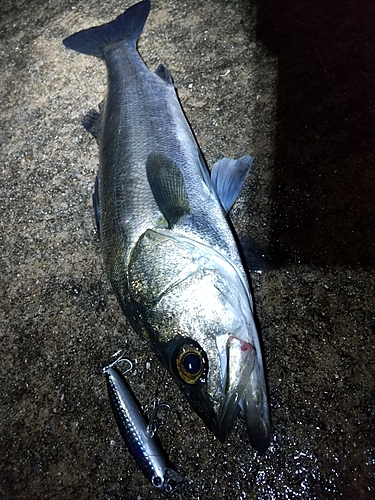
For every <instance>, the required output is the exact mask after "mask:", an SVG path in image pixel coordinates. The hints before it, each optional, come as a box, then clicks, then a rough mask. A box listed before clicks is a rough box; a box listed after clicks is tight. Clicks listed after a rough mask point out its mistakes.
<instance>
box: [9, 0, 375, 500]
mask: <svg viewBox="0 0 375 500" xmlns="http://www.w3.org/2000/svg"><path fill="white" fill-rule="evenodd" d="M128 5H129V4H128V3H126V2H125V3H121V2H120V3H119V2H118V1H115V0H108V1H106V2H94V1H92V0H86V1H79V0H60V1H58V2H57V1H55V2H54V1H52V0H47V1H44V2H42V1H41V0H34V1H32V0H14V1H11V0H4V1H3V2H2V3H1V7H0V12H1V15H0V33H1V42H0V43H1V45H0V50H1V58H0V65H1V72H0V75H1V83H0V92H1V104H2V109H1V116H2V118H1V122H2V123H1V131H0V134H1V135H0V137H1V139H0V144H1V160H0V162H1V186H0V189H1V202H0V203H1V213H2V216H1V219H0V227H1V233H0V237H1V260H0V263H1V265H0V270H1V294H0V301H1V309H0V313H1V330H0V335H1V343H0V359H1V363H0V377H1V379H0V384H1V385H0V387H1V390H0V446H1V454H0V498H1V499H3V500H9V499H12V500H13V499H27V500H28V499H77V498H79V499H108V500H115V499H116V500H117V499H134V500H136V499H137V500H141V499H156V498H159V497H160V493H158V492H157V491H154V490H153V488H152V486H151V485H150V484H149V483H148V481H147V480H146V479H145V478H144V476H143V475H142V473H141V472H140V471H139V470H138V468H137V466H136V464H135V462H134V461H133V459H132V458H131V457H130V455H129V454H128V452H127V450H126V449H125V448H124V444H123V442H122V440H121V437H120V436H119V434H118V432H117V428H116V424H115V422H114V420H113V418H112V414H111V409H110V406H109V402H108V398H107V392H106V387H105V379H104V377H103V375H102V373H101V370H102V367H103V365H105V364H106V363H108V361H109V360H110V356H111V354H112V353H114V352H116V351H117V350H118V349H120V348H122V347H124V348H125V349H126V353H127V356H128V357H129V358H130V359H131V360H133V362H134V369H133V371H132V372H131V373H130V374H128V375H127V378H128V380H129V382H130V384H131V386H132V388H133V390H134V392H135V394H136V395H137V398H138V399H139V401H140V403H141V404H145V403H147V401H148V399H149V397H150V395H151V394H153V393H155V392H157V393H158V396H159V398H161V399H162V400H163V401H165V402H167V403H169V404H170V406H171V412H170V414H169V415H168V416H166V417H165V418H163V422H162V425H161V426H160V428H159V431H158V436H159V438H160V440H161V442H162V443H163V447H164V449H165V452H166V454H167V455H168V456H169V458H170V460H171V462H172V463H173V464H174V466H175V468H176V470H177V471H179V472H181V473H182V474H184V475H185V478H186V479H185V482H184V483H183V484H182V485H181V486H180V487H179V488H178V489H177V490H176V491H175V492H174V493H173V494H172V495H171V496H170V498H171V499H184V500H185V499H186V500H193V499H195V500H198V499H199V500H205V499H212V498H215V499H221V498H223V499H224V498H226V499H236V500H240V499H241V500H242V499H262V500H263V499H264V500H266V499H267V500H268V499H269V500H270V499H280V498H288V499H293V498H303V499H337V498H343V499H353V498H354V499H356V500H360V499H370V498H374V497H375V431H374V429H375V422H374V396H375V391H374V385H375V384H374V380H375V369H374V359H375V353H374V327H375V319H374V303H375V293H374V292H375V286H374V285H375V273H374V267H375V245H374V243H375V238H374V227H375V224H374V209H375V195H374V188H375V173H374V167H375V161H374V151H375V147H374V146H375V133H374V130H375V92H374V90H375V89H374V82H375V63H374V53H375V41H374V36H373V28H374V25H375V7H374V4H373V3H372V2H370V1H368V0H364V1H363V2H360V3H358V2H354V1H353V0H342V1H341V2H327V1H324V2H323V1H321V0H318V1H316V2H309V1H307V0H300V1H298V2H297V1H295V2H272V1H271V0H263V1H261V0H253V1H252V2H247V1H245V0H233V1H231V2H226V1H224V0H205V1H203V0H192V1H190V0H189V1H187V0H186V1H178V2H177V1H173V0H154V2H153V6H152V11H151V15H150V18H149V21H148V23H147V25H146V29H145V31H144V35H143V36H142V38H141V40H140V45H139V49H140V52H141V54H142V56H143V57H144V59H145V61H146V62H147V64H148V65H149V66H150V67H152V68H155V67H156V66H157V64H158V63H159V62H161V61H162V62H164V63H165V64H166V65H167V66H168V67H169V69H170V70H171V72H172V75H173V77H174V81H175V84H176V87H177V89H178V94H179V96H180V99H181V102H182V105H183V108H184V110H185V112H186V114H187V116H188V118H189V120H190V123H191V125H192V128H193V130H194V132H195V133H196V136H197V138H198V141H199V144H200V145H201V147H202V150H203V152H204V154H205V157H206V160H207V162H208V164H209V165H210V166H212V164H213V163H214V162H215V161H216V160H217V159H218V158H220V157H222V156H224V155H225V156H229V157H237V156H240V155H242V154H245V153H250V154H253V155H254V156H255V158H256V160H255V165H254V168H253V170H252V172H251V173H250V175H249V178H248V180H247V182H246V185H245V188H244V190H243V193H242V195H241V197H240V199H239V200H238V202H237V204H236V205H235V207H234V209H233V211H232V221H233V224H234V227H235V228H236V230H237V232H238V234H239V236H240V238H241V240H242V241H243V242H244V248H245V251H246V250H248V248H249V245H250V244H251V241H253V239H254V240H255V241H257V242H258V243H259V245H260V246H261V247H262V248H264V249H266V253H267V254H268V256H269V257H270V258H271V262H272V263H273V265H271V266H270V265H269V264H268V260H267V261H265V259H263V258H262V257H261V256H258V257H259V258H258V260H260V261H261V262H260V264H259V267H260V268H262V269H267V271H266V272H263V273H262V274H254V275H253V276H252V283H253V289H254V295H255V302H256V310H257V315H258V320H259V324H260V330H261V335H262V339H263V346H264V355H265V362H266V367H267V379H268V385H269V394H270V402H271V413H272V425H273V438H272V443H271V446H270V448H269V450H268V451H267V452H266V454H265V455H263V456H260V455H258V454H257V453H255V452H254V451H253V450H252V449H251V448H250V446H249V442H248V438H247V435H246V430H245V424H244V421H243V419H242V418H239V419H238V421H237V423H236V426H235V428H234V429H233V431H232V433H231V435H230V438H229V440H228V442H227V443H226V444H224V445H223V444H221V443H220V442H218V440H216V439H215V438H214V437H213V436H212V434H211V433H210V432H209V431H208V430H207V429H206V428H205V426H204V424H203V423H202V421H201V420H200V419H199V418H198V417H197V416H196V415H195V414H194V413H193V412H192V411H191V410H190V408H189V406H188V404H187V403H186V401H185V400H184V399H183V397H182V395H181V394H180V392H179V391H178V389H177V388H176V387H175V385H174V382H173V381H172V380H171V379H170V377H169V376H168V374H167V373H166V372H165V370H164V369H163V368H162V367H161V366H160V364H159V362H158V361H157V360H156V359H155V358H154V356H153V355H152V353H151V352H150V350H149V348H148V347H147V346H146V345H145V344H144V343H143V342H141V341H140V340H139V339H138V337H137V336H136V335H135V334H134V333H133V332H132V331H131V330H130V329H129V326H128V325H127V323H126V321H125V319H124V318H123V317H122V316H121V312H120V308H119V306H118V304H117V302H116V300H115V297H114V295H113V293H112V291H111V288H110V286H109V284H108V281H107V279H106V276H105V273H104V271H103V265H102V259H101V253H100V244H99V242H98V240H97V237H96V233H95V227H94V218H93V211H92V207H91V194H92V191H93V181H94V176H95V172H96V169H97V164H98V151H97V146H96V144H95V142H94V140H93V139H92V138H91V137H90V136H89V135H88V134H87V133H86V132H85V130H84V129H83V128H82V127H81V125H80V122H81V119H82V117H83V115H84V114H85V112H86V111H87V110H88V109H90V108H92V107H94V106H96V105H97V103H98V102H100V101H101V100H102V99H103V97H104V95H105V91H106V74H105V68H104V65H103V63H102V62H101V61H100V60H97V59H94V58H90V57H86V56H83V55H79V54H76V53H73V52H71V51H67V50H66V49H64V47H63V45H62V43H61V41H62V39H63V38H64V37H66V36H68V35H69V34H71V33H73V32H75V31H77V30H79V29H83V28H85V27H90V26H92V25H95V24H100V23H102V22H106V21H109V20H111V19H112V18H113V17H115V16H117V15H118V14H120V13H121V12H122V11H123V10H124V9H125V8H126V7H127V6H128ZM249 241H250V243H249ZM263 261H264V262H263Z"/></svg>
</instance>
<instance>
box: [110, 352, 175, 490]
mask: <svg viewBox="0 0 375 500" xmlns="http://www.w3.org/2000/svg"><path fill="white" fill-rule="evenodd" d="M120 361H125V360H124V359H119V360H117V361H115V362H114V363H112V364H111V365H109V366H107V367H106V368H104V370H103V372H104V373H105V375H106V379H107V388H108V395H109V400H110V403H111V407H112V411H113V414H114V416H115V419H116V422H117V425H118V427H119V430H120V432H121V435H122V437H123V439H124V441H125V444H126V446H127V447H128V449H129V451H130V453H131V454H132V456H133V457H134V459H135V460H136V462H137V464H138V465H139V467H140V468H141V470H142V472H143V473H144V475H145V476H146V477H147V479H149V481H151V483H152V485H153V486H154V487H155V488H157V489H159V490H164V491H166V492H168V493H169V492H171V491H172V490H173V488H174V486H175V485H176V484H177V483H179V482H180V481H182V479H183V477H182V476H180V474H178V473H177V472H175V471H174V470H172V469H170V468H169V467H167V464H166V461H165V460H164V457H163V455H162V453H161V451H160V450H159V448H158V446H157V444H156V442H155V439H154V438H153V431H152V432H151V431H150V429H149V425H146V422H145V420H144V418H143V416H142V414H141V412H140V410H139V408H138V405H137V403H136V402H135V400H134V398H133V396H132V395H131V393H130V391H129V389H128V388H127V386H126V383H125V381H124V379H123V376H122V374H121V373H120V372H119V371H118V370H117V369H116V368H115V365H116V364H117V363H119V362H120Z"/></svg>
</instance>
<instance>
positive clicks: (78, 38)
mask: <svg viewBox="0 0 375 500" xmlns="http://www.w3.org/2000/svg"><path fill="white" fill-rule="evenodd" d="M150 7H151V4H150V0H145V1H143V2H139V3H137V4H135V5H133V6H132V7H130V8H129V9H127V10H126V11H125V12H124V13H123V14H121V15H120V16H118V17H117V18H116V19H115V20H114V21H111V22H109V23H106V24H102V25H101V26H95V27H94V28H89V29H87V30H83V31H78V33H74V35H71V36H69V37H68V38H65V40H63V44H64V45H65V47H67V48H68V49H73V50H76V51H77V52H82V54H87V55H89V56H97V57H103V55H104V48H105V47H106V46H107V45H110V44H112V43H116V42H120V41H121V40H128V41H130V42H132V43H133V44H134V46H135V44H136V43H137V40H138V38H139V35H140V34H141V33H142V30H143V27H144V25H145V23H146V20H147V17H148V14H149V12H150Z"/></svg>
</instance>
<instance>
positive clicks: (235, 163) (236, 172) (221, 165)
mask: <svg viewBox="0 0 375 500" xmlns="http://www.w3.org/2000/svg"><path fill="white" fill-rule="evenodd" d="M252 163H253V157H252V156H248V155H247V156H242V158H239V159H238V160H231V159H230V158H222V159H221V160H219V161H218V162H216V163H215V165H214V166H213V168H212V172H211V180H212V183H213V185H214V188H215V191H216V194H217V195H218V197H219V199H220V201H221V204H222V206H223V208H224V210H225V213H228V212H229V210H230V209H231V207H232V205H233V203H234V202H235V201H236V199H237V197H238V195H239V193H240V191H241V189H242V186H243V183H244V181H245V178H246V176H247V174H248V172H249V170H250V168H251V165H252Z"/></svg>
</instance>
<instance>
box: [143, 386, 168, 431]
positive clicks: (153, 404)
mask: <svg viewBox="0 0 375 500" xmlns="http://www.w3.org/2000/svg"><path fill="white" fill-rule="evenodd" d="M146 409H148V410H150V409H151V416H150V420H149V422H148V424H147V427H146V429H147V432H148V433H149V434H150V436H151V437H153V436H154V434H155V432H156V431H157V429H158V425H157V422H156V415H157V413H158V411H160V410H161V409H166V410H167V411H169V410H170V409H171V407H170V406H169V405H168V404H167V403H158V399H157V398H156V396H155V395H152V396H151V397H150V401H149V403H148V405H146Z"/></svg>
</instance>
